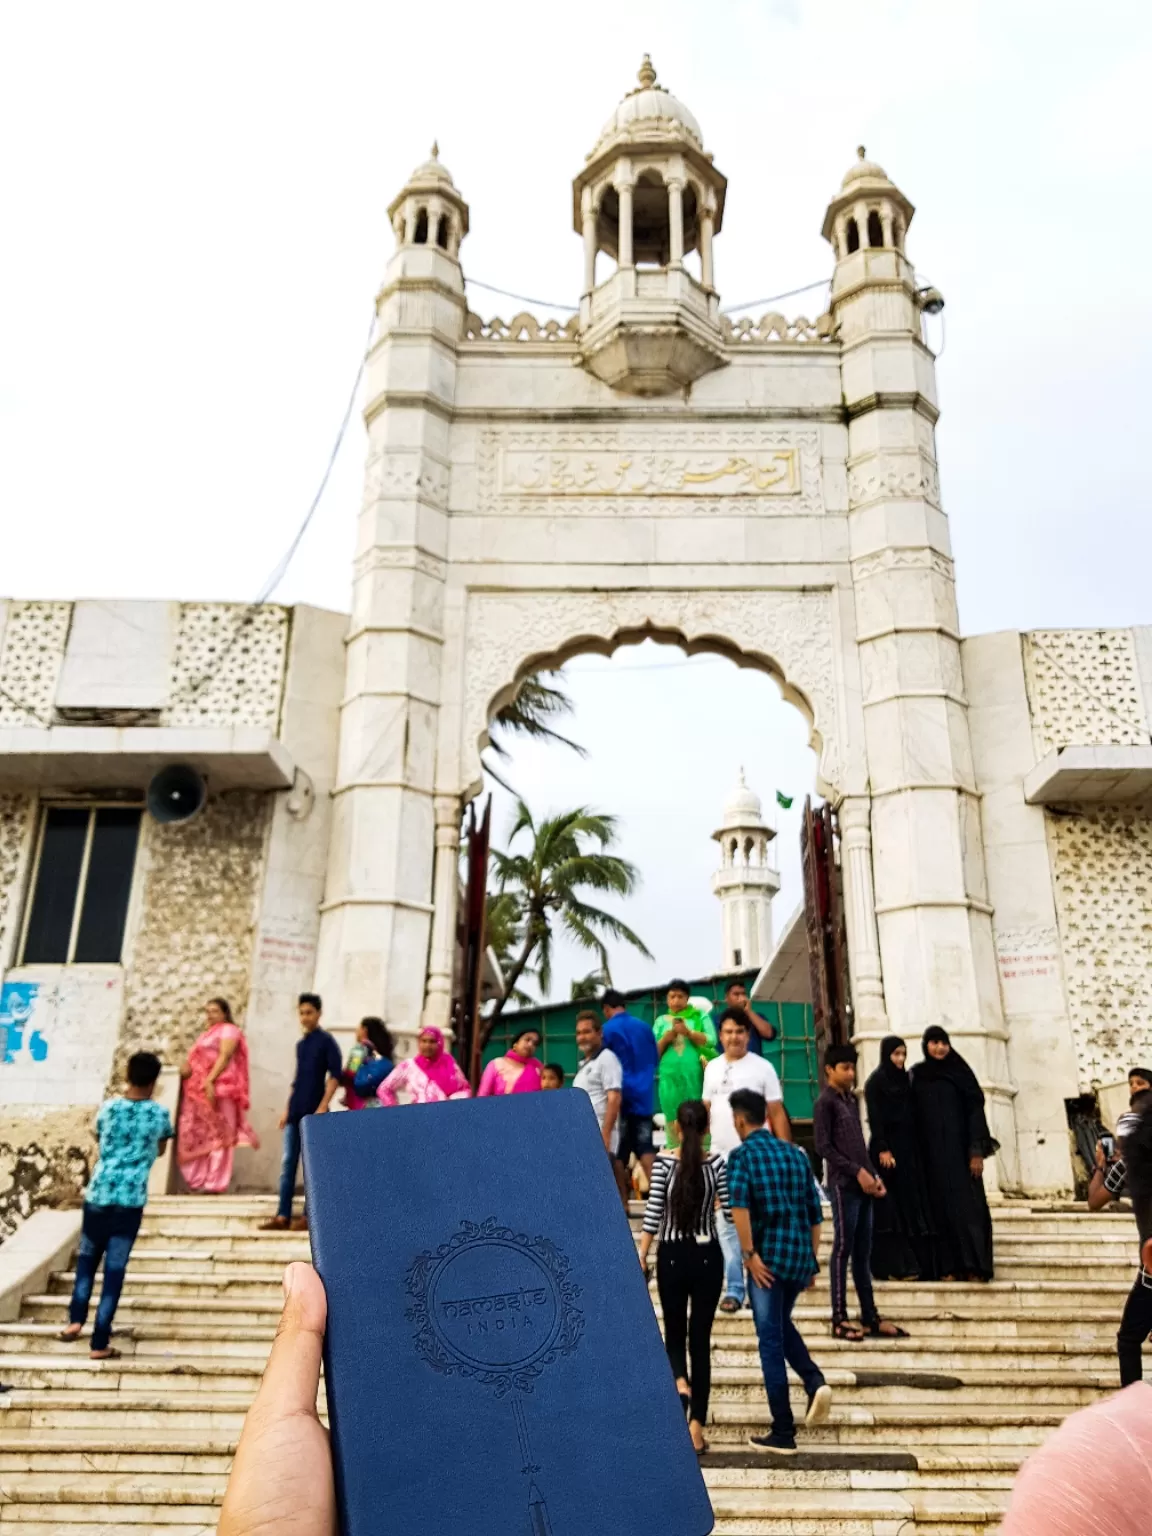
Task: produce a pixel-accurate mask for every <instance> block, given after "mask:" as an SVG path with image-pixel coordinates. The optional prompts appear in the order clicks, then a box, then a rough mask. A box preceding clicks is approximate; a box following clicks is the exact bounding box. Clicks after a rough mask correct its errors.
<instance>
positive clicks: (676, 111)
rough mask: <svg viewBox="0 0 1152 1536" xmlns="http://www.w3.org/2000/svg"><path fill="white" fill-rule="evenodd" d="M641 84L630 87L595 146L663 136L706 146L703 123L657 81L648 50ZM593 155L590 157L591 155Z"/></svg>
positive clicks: (642, 67)
mask: <svg viewBox="0 0 1152 1536" xmlns="http://www.w3.org/2000/svg"><path fill="white" fill-rule="evenodd" d="M636 78H637V79H638V80H639V82H640V84H639V86H638V87H637V88H636V90H634V91H629V92H628V94H627V96H625V98H624V100H623V101H622V102H621V103H620V105H619V106H618V107H617V108H616V110H615V112H613V114H612V116H611V117H610V118H609V119H608V121H607V122H606V123H605V124H604V127H603V128H602V129H601V131H600V137H599V139H598V140H597V141H596V149H595V150H593V151H592V153H593V154H595V153H596V152H597V150H599V149H600V148H601V146H602V145H604V144H607V143H609V142H610V141H612V140H615V139H649V138H652V137H653V136H654V135H655V136H657V137H660V138H673V139H683V138H687V139H689V140H690V141H691V142H692V143H693V144H695V145H696V147H697V149H703V148H704V135H703V134H702V133H701V132H700V124H699V123H698V122H697V121H696V119H695V118H694V117H693V116H692V114H691V112H689V110H688V108H687V107H686V106H685V105H684V103H683V102H682V101H680V100H679V99H678V98H677V97H675V96H673V95H672V93H671V91H667V90H665V89H664V87H663V86H662V85H657V83H656V71H655V70H654V69H653V67H652V60H651V58H650V57H649V55H648V54H645V55H644V62H643V64H641V66H640V71H639V74H638V75H637V77H636ZM589 158H591V157H589Z"/></svg>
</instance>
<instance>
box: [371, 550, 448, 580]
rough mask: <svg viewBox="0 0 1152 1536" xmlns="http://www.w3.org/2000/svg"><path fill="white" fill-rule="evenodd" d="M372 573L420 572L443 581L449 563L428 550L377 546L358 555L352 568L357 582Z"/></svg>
mask: <svg viewBox="0 0 1152 1536" xmlns="http://www.w3.org/2000/svg"><path fill="white" fill-rule="evenodd" d="M372 571H419V572H420V573H421V574H422V575H424V576H431V577H432V578H433V579H434V580H435V581H443V580H444V578H445V575H446V574H447V571H448V562H447V561H446V560H441V558H440V556H439V555H431V554H429V553H428V551H427V550H426V549H413V548H412V546H411V545H409V544H404V545H397V546H395V547H391V546H387V545H377V546H376V548H375V549H366V550H365V551H364V553H363V554H362V555H357V556H356V559H355V562H354V563H353V566H352V574H353V576H354V577H355V579H356V580H357V581H359V580H360V578H361V577H362V576H367V575H369V573H370V572H372Z"/></svg>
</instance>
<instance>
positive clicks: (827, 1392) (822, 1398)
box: [804, 1382, 832, 1429]
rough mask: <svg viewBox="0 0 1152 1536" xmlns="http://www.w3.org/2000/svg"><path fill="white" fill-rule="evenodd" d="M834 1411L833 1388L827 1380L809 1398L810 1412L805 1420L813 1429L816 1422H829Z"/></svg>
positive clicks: (805, 1416)
mask: <svg viewBox="0 0 1152 1536" xmlns="http://www.w3.org/2000/svg"><path fill="white" fill-rule="evenodd" d="M831 1413H832V1388H831V1387H830V1386H829V1385H828V1383H827V1382H825V1383H824V1384H823V1386H820V1387H817V1388H816V1390H815V1392H813V1394H812V1396H811V1397H810V1398H809V1399H808V1412H807V1413H806V1414H805V1415H804V1422H805V1424H807V1426H808V1428H809V1429H811V1428H812V1426H813V1425H814V1424H827V1422H828V1420H829V1418H830V1416H831Z"/></svg>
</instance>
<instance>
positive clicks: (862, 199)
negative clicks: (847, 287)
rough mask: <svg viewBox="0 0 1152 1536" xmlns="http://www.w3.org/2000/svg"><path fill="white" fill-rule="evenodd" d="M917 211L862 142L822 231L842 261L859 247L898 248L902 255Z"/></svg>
mask: <svg viewBox="0 0 1152 1536" xmlns="http://www.w3.org/2000/svg"><path fill="white" fill-rule="evenodd" d="M915 212H916V210H915V208H914V207H913V206H912V204H911V203H910V202H909V201H908V199H907V198H906V197H905V196H904V194H903V192H901V190H900V188H899V187H898V186H896V185H895V183H894V182H893V181H892V180H891V179H890V177H889V175H888V173H887V171H886V170H885V169H884V167H883V166H882V165H877V164H876V162H875V161H874V160H869V159H868V157H867V154H866V152H865V149H864V146H863V144H861V145H859V146H858V148H857V150H856V159H855V160H854V161H853V163H852V165H851V166H849V168H848V170H847V171H846V172H845V175H844V179H843V181H842V182H841V183H840V191H839V192H838V193H837V194H836V196H835V197H834V198H833V199H832V201H831V202H830V203H829V205H828V211H827V213H826V214H825V215H824V228H823V235H824V238H825V240H827V241H829V242H830V243H831V244H832V246H833V247H834V248H835V251H836V256H837V258H838V260H840V261H843V260H844V259H845V258H846V257H849V256H854V255H855V254H856V252H857V251H860V250H869V251H882V250H883V251H889V252H896V253H899V255H900V256H901V257H902V256H903V251H904V236H905V235H906V234H907V231H908V226H909V224H911V222H912V215H913V214H914V213H915ZM889 265H891V263H889Z"/></svg>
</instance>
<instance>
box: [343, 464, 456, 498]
mask: <svg viewBox="0 0 1152 1536" xmlns="http://www.w3.org/2000/svg"><path fill="white" fill-rule="evenodd" d="M448 483H449V470H448V466H447V464H443V463H441V461H440V460H439V459H434V458H431V457H430V456H429V455H428V454H426V453H415V452H404V453H400V452H382V453H378V454H375V455H374V456H373V457H372V458H370V459H369V460H368V462H367V464H366V465H365V467H364V494H363V497H362V501H361V506H362V508H367V507H370V506H371V505H372V504H373V503H374V502H376V501H378V500H379V499H380V498H381V497H396V498H400V499H403V498H405V497H410V496H419V497H420V499H421V500H422V501H425V502H427V503H428V504H429V505H430V506H435V507H438V508H440V509H441V510H444V509H445V508H446V507H447V505H448Z"/></svg>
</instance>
